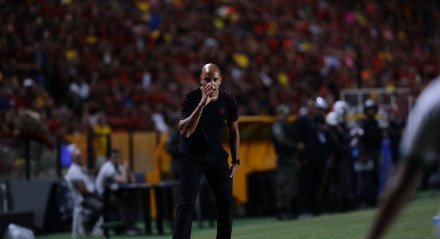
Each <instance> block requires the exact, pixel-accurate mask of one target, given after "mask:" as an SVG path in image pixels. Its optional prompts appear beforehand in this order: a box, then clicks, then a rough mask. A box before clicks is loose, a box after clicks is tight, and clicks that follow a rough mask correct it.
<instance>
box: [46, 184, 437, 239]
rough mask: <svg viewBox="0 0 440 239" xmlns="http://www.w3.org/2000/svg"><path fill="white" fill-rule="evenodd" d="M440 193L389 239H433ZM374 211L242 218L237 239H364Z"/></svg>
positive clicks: (201, 234) (207, 233) (210, 231)
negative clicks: (280, 218)
mask: <svg viewBox="0 0 440 239" xmlns="http://www.w3.org/2000/svg"><path fill="white" fill-rule="evenodd" d="M439 199H440V192H434V191H427V192H420V193H417V194H416V195H415V196H414V198H413V199H412V200H411V202H410V203H409V204H408V205H407V207H406V208H405V210H404V211H403V213H402V214H401V216H400V217H399V219H398V220H397V221H396V223H395V224H394V225H393V227H392V228H391V229H390V230H389V231H388V234H387V235H386V237H385V238H387V239H392V238H393V239H428V238H429V239H431V238H433V235H434V231H433V226H432V217H433V216H434V215H435V214H436V213H437V211H438V209H439V208H440V207H439V206H440V205H439V202H440V201H439ZM374 213H375V210H373V209H369V210H359V211H353V212H349V213H338V214H331V215H324V216H320V217H315V218H308V219H301V220H292V221H284V222H280V221H277V220H276V219H274V218H269V217H268V218H243V219H236V220H235V221H234V228H233V233H232V238H234V239H244V238H249V239H263V238H264V239H284V238H285V239H293V238H299V239H345V238H346V239H356V238H359V239H360V238H363V236H364V234H365V232H366V230H367V228H368V227H369V225H370V223H371V221H372V219H373V216H374ZM38 238H45V239H67V238H71V237H70V234H69V233H61V234H50V235H44V236H40V237H38ZM111 238H130V239H137V238H153V239H159V238H171V235H170V234H169V233H168V234H166V235H164V236H157V235H153V236H148V237H147V236H142V237H140V236H131V237H130V236H118V237H116V236H115V237H111ZM191 238H193V239H205V238H206V239H208V238H209V239H211V238H215V229H214V228H206V229H198V228H197V227H195V226H194V227H193V233H192V237H191Z"/></svg>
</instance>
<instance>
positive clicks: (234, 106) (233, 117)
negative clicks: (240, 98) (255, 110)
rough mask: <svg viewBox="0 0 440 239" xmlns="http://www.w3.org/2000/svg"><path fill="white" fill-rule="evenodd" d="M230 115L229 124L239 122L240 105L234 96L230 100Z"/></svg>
mask: <svg viewBox="0 0 440 239" xmlns="http://www.w3.org/2000/svg"><path fill="white" fill-rule="evenodd" d="M229 107H230V109H229V110H230V113H229V115H228V120H227V121H228V123H233V122H235V121H237V120H238V103H237V100H236V99H235V97H234V96H232V95H230V98H229Z"/></svg>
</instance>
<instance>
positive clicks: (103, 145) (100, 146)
mask: <svg viewBox="0 0 440 239" xmlns="http://www.w3.org/2000/svg"><path fill="white" fill-rule="evenodd" d="M92 130H93V149H94V152H95V157H96V162H97V165H98V166H100V165H102V164H103V163H104V161H105V159H106V158H107V155H108V150H109V143H110V142H109V140H110V139H109V137H110V133H111V132H112V129H111V127H110V124H108V122H107V117H106V115H105V113H104V112H99V113H98V114H97V115H96V123H95V124H94V125H92Z"/></svg>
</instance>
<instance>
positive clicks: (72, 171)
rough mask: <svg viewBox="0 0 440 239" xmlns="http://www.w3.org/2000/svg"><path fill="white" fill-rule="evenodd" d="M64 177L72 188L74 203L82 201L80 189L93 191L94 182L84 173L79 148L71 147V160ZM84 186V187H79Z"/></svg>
mask: <svg viewBox="0 0 440 239" xmlns="http://www.w3.org/2000/svg"><path fill="white" fill-rule="evenodd" d="M64 179H65V180H66V181H67V183H68V184H69V187H71V188H72V193H73V196H74V197H75V204H77V203H81V202H82V201H83V199H84V198H83V196H82V192H81V191H82V190H86V191H87V192H89V193H93V192H94V191H95V184H94V183H93V180H92V179H91V178H90V177H89V175H88V174H87V173H86V171H85V169H84V168H83V167H82V156H81V152H80V151H79V149H77V148H75V149H73V162H72V164H71V165H70V167H69V169H68V170H67V172H66V174H65V175H64ZM82 186H84V188H83V189H82V188H79V187H82Z"/></svg>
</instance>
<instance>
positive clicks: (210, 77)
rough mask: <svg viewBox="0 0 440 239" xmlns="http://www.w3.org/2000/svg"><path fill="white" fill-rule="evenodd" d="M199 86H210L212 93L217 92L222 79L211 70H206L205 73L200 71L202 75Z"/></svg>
mask: <svg viewBox="0 0 440 239" xmlns="http://www.w3.org/2000/svg"><path fill="white" fill-rule="evenodd" d="M200 84H202V86H206V85H207V84H211V85H212V89H213V90H214V92H215V91H217V90H218V89H219V88H220V85H221V84H222V77H221V76H220V72H219V71H218V70H215V69H212V68H208V69H207V70H206V71H202V74H201V76H200Z"/></svg>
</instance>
